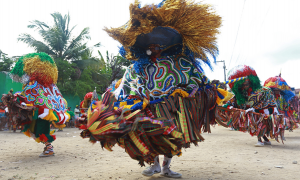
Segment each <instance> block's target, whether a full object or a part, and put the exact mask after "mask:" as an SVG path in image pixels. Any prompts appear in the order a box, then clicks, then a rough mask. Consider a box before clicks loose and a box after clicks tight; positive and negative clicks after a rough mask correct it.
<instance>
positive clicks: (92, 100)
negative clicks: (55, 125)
mask: <svg viewBox="0 0 300 180" xmlns="http://www.w3.org/2000/svg"><path fill="white" fill-rule="evenodd" d="M98 100H99V99H98V95H97V92H96V88H95V90H94V91H93V92H88V93H86V95H85V96H84V99H83V101H81V103H80V113H81V116H78V117H77V118H76V119H75V126H76V127H78V128H79V129H86V119H87V113H88V109H89V107H91V110H93V109H95V108H96V102H97V101H98Z"/></svg>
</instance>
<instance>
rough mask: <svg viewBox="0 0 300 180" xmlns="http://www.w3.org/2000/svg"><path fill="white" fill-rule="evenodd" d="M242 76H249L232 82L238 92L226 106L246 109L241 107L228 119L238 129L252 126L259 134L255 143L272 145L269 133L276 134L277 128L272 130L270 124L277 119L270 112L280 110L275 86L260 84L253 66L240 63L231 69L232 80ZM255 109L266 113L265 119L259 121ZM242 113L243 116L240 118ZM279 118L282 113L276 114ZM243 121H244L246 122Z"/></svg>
mask: <svg viewBox="0 0 300 180" xmlns="http://www.w3.org/2000/svg"><path fill="white" fill-rule="evenodd" d="M241 77H246V78H245V79H243V80H240V81H236V82H232V83H229V87H230V88H231V90H232V92H233V93H234V97H233V98H232V99H230V100H229V101H228V102H227V104H226V105H224V107H227V108H229V109H231V108H237V109H241V110H245V111H241V112H242V114H237V115H233V116H228V119H227V120H228V121H229V122H230V123H231V127H233V128H234V129H236V130H241V131H246V130H249V132H250V134H251V135H254V134H256V135H257V137H258V142H257V144H256V145H255V146H264V145H271V142H270V141H269V139H268V138H267V136H266V135H270V136H271V137H273V134H275V131H274V129H272V132H273V134H272V133H270V127H269V124H268V123H269V120H271V122H273V121H272V119H271V118H274V117H273V116H269V115H271V114H275V115H276V114H278V110H277V106H276V101H275V98H274V95H273V93H272V90H271V89H270V88H268V87H262V86H261V85H260V80H259V78H258V76H257V74H256V72H255V70H254V69H253V68H252V67H249V66H246V65H239V66H237V67H235V68H233V70H231V71H230V72H229V78H228V79H229V80H231V79H236V78H241ZM250 112H254V113H250ZM255 113H260V114H263V116H260V118H261V119H257V120H258V121H256V120H255V118H254V115H255ZM240 117H242V118H241V119H239V118H240ZM276 118H278V120H280V117H279V116H276ZM276 120H277V119H276ZM242 121H243V122H244V123H242ZM276 122H277V121H276ZM271 124H272V123H271ZM274 126H275V124H272V128H273V127H274ZM251 128H254V129H251ZM277 128H279V130H280V129H282V124H280V125H279V126H278V127H277ZM281 133H282V132H281ZM280 135H282V134H280ZM261 137H263V139H264V142H262V140H261ZM281 137H283V136H281Z"/></svg>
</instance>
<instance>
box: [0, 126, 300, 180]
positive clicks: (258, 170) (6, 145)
mask: <svg viewBox="0 0 300 180" xmlns="http://www.w3.org/2000/svg"><path fill="white" fill-rule="evenodd" d="M79 132H80V130H78V129H75V128H67V129H64V131H63V132H56V135H57V139H56V141H55V142H54V143H53V146H54V150H55V153H56V155H55V156H53V157H47V158H39V154H40V153H41V151H42V150H43V144H38V143H36V142H35V141H34V140H32V139H30V138H28V137H27V136H25V135H23V134H22V133H18V132H17V133H12V132H8V131H5V132H3V131H1V132H0V179H66V180H68V179H108V180H110V179H112V180H119V179H149V180H153V179H159V180H163V179H168V178H164V177H160V176H159V175H158V174H157V175H154V176H152V177H150V178H148V177H145V176H143V175H141V171H143V170H144V169H145V167H140V166H139V165H138V163H137V161H134V160H132V159H131V158H130V157H129V156H128V155H127V154H126V153H125V152H124V150H123V149H122V148H120V147H115V148H114V151H113V152H108V151H106V150H102V149H101V147H100V145H99V143H97V144H94V145H92V144H91V143H89V142H88V140H87V139H82V138H80V137H79ZM285 134H286V135H285V136H286V141H285V144H281V143H277V142H275V141H272V145H271V146H265V147H254V146H253V145H254V144H255V143H256V137H251V136H250V135H249V134H247V133H242V132H236V131H229V129H226V128H223V127H215V128H212V133H211V134H203V136H204V137H205V139H206V140H205V142H203V143H200V145H199V146H198V147H195V146H192V148H189V149H186V150H185V151H183V156H182V157H174V158H173V163H172V164H171V169H173V170H174V171H178V172H179V173H182V174H183V177H182V179H230V180H231V179H265V180H267V179H272V180H277V179H300V153H299V151H300V129H297V130H295V131H294V132H288V131H286V133H285ZM293 161H297V164H294V163H295V162H294V163H293ZM161 162H162V157H161Z"/></svg>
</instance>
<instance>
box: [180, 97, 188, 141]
mask: <svg viewBox="0 0 300 180" xmlns="http://www.w3.org/2000/svg"><path fill="white" fill-rule="evenodd" d="M178 98H179V105H180V112H179V111H177V113H178V114H179V119H180V124H181V130H182V131H183V135H184V139H185V142H186V143H189V142H191V140H190V137H189V131H188V127H187V122H186V117H185V112H184V108H183V102H182V99H181V97H178Z"/></svg>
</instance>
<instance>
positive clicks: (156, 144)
mask: <svg viewBox="0 0 300 180" xmlns="http://www.w3.org/2000/svg"><path fill="white" fill-rule="evenodd" d="M216 98H217V93H216V90H214V89H206V90H202V91H198V92H196V93H194V95H193V97H188V96H186V97H182V96H181V94H180V93H179V94H174V96H169V97H165V98H162V99H161V100H156V101H151V102H150V103H148V105H147V106H146V107H145V108H143V109H137V110H132V109H126V108H123V107H120V108H117V107H116V106H115V105H116V104H118V102H117V100H116V99H115V97H114V95H113V94H112V93H110V92H107V93H106V94H105V95H104V97H103V99H102V101H98V102H97V103H96V104H97V108H95V109H93V112H91V109H89V112H88V117H87V121H86V125H84V126H81V127H82V128H83V129H85V130H83V131H82V132H81V136H82V137H83V138H89V139H90V141H91V142H93V143H95V142H96V141H99V142H100V143H101V146H102V148H105V149H107V150H109V151H112V147H113V146H114V145H115V144H118V145H119V146H120V147H122V148H124V149H125V151H126V152H127V153H128V154H129V156H130V157H131V158H132V159H135V160H138V161H139V164H140V165H141V166H144V162H146V163H148V164H151V163H153V162H154V158H155V157H156V156H157V155H166V156H168V157H172V156H174V155H178V156H180V155H181V153H182V152H181V149H182V148H188V147H190V144H191V143H193V144H195V145H197V143H198V142H201V141H203V140H204V138H203V137H202V136H201V131H204V132H210V124H214V123H215V109H216ZM78 124H81V123H78Z"/></svg>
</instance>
